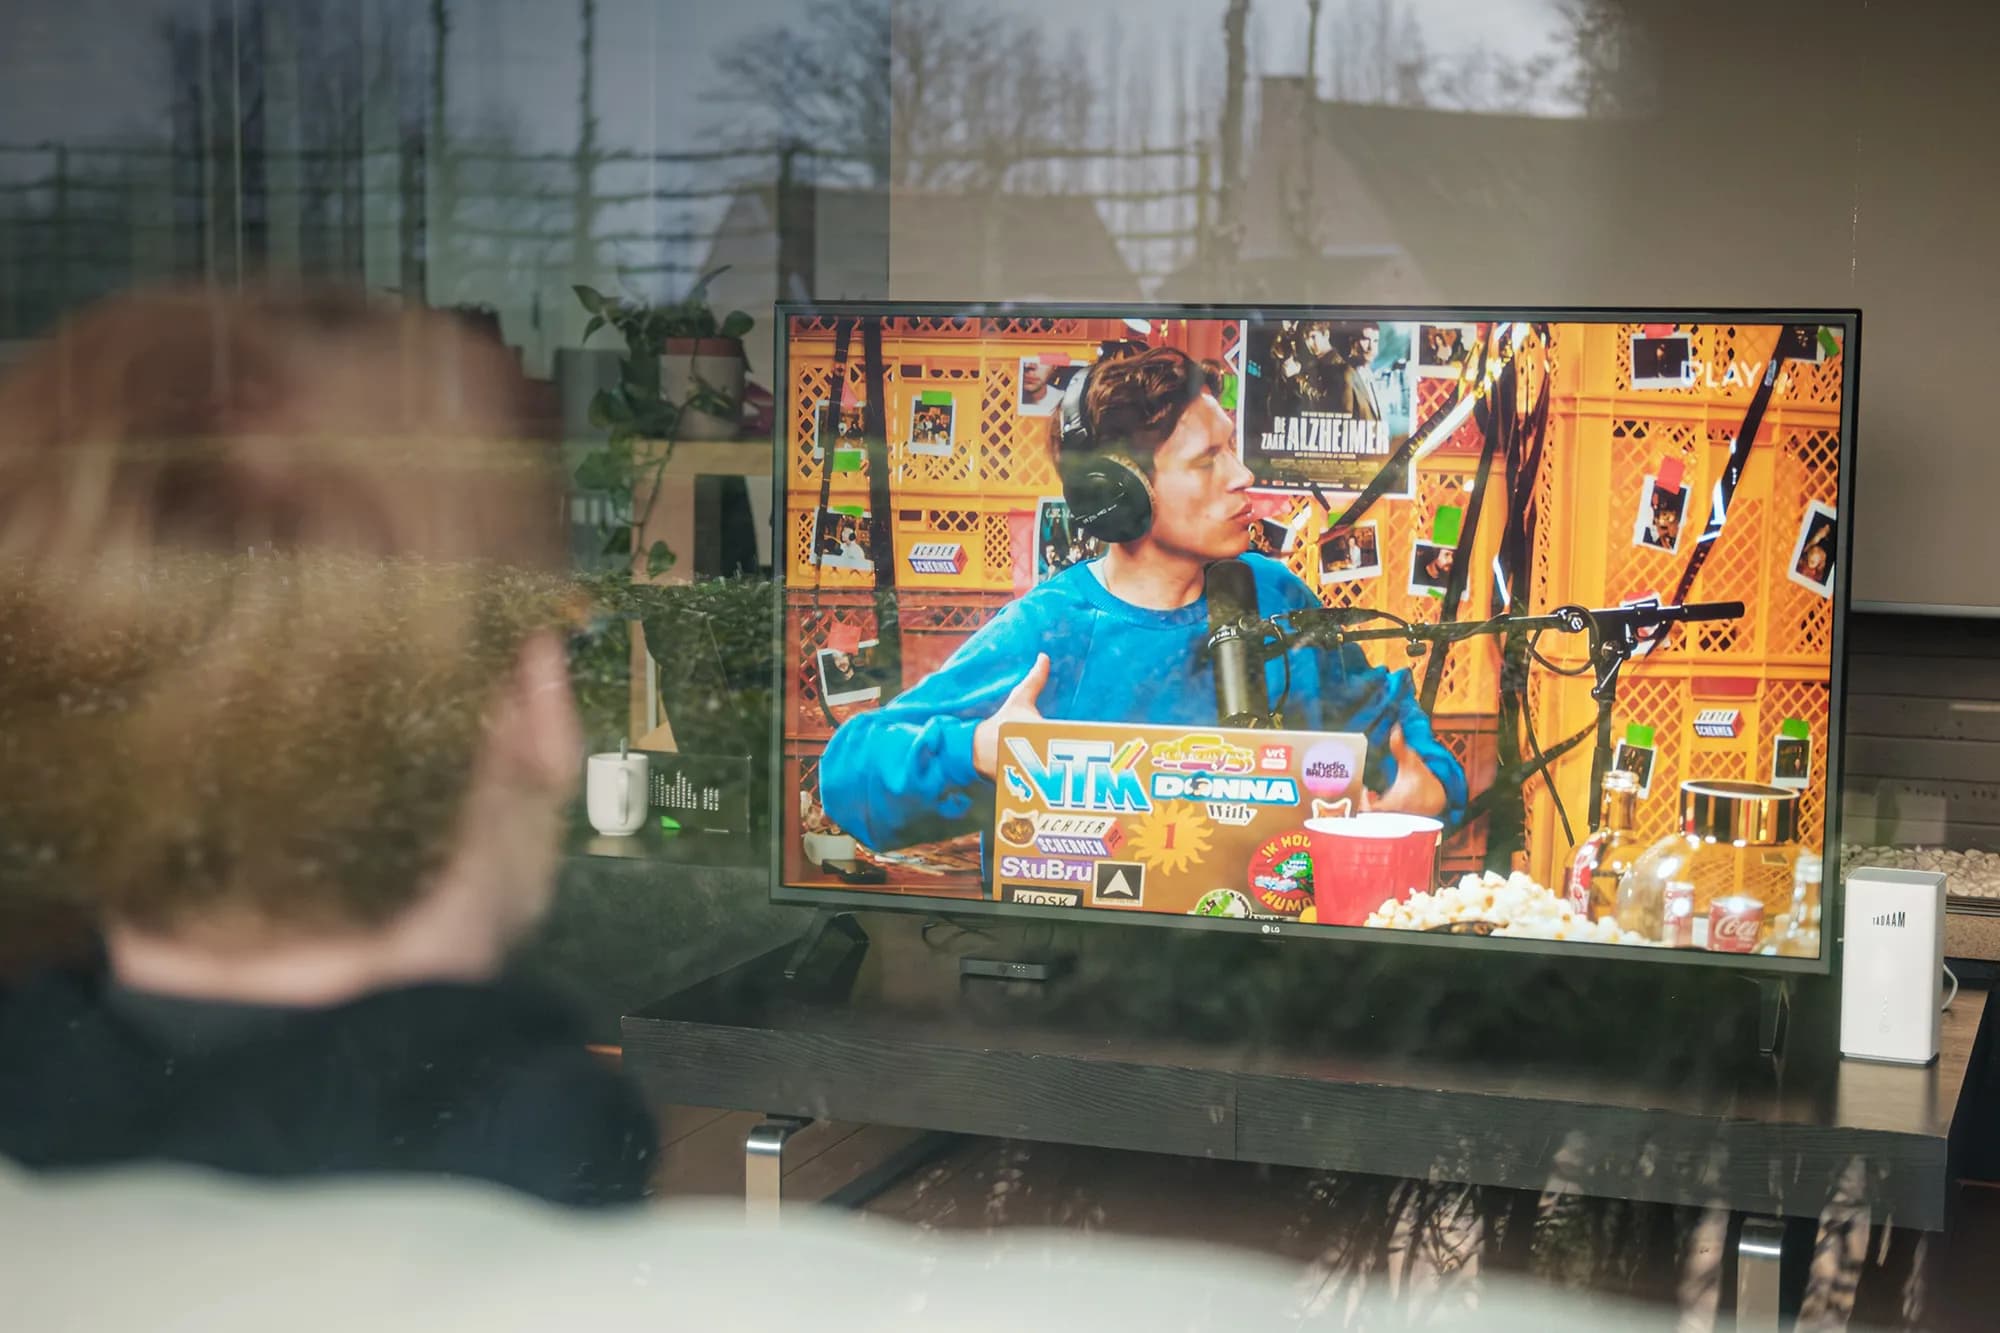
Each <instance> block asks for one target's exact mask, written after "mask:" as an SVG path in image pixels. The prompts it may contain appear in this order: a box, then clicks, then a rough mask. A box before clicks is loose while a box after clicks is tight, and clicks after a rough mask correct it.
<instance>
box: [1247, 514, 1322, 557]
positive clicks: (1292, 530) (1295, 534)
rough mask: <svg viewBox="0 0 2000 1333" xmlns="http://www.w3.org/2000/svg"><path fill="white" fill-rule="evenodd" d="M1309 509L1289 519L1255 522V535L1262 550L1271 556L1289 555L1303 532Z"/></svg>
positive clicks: (1263, 519) (1262, 519)
mask: <svg viewBox="0 0 2000 1333" xmlns="http://www.w3.org/2000/svg"><path fill="white" fill-rule="evenodd" d="M1311 513H1312V511H1311V510H1310V509H1301V510H1300V511H1299V512H1298V513H1296V514H1294V515H1292V516H1291V518H1290V519H1276V518H1260V519H1258V520H1257V535H1258V537H1259V538H1261V539H1262V541H1263V543H1264V549H1265V550H1267V551H1269V552H1270V553H1271V554H1272V555H1290V554H1291V553H1292V551H1293V550H1294V549H1295V548H1296V547H1297V546H1298V544H1299V537H1300V535H1301V534H1302V533H1303V532H1304V531H1305V526H1306V519H1307V518H1308V517H1309V516H1310V515H1311Z"/></svg>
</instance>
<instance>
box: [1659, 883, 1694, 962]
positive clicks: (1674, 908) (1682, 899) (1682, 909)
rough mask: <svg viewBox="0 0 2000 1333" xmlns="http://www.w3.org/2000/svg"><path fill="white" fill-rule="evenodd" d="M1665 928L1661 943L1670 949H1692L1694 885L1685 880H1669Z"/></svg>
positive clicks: (1664, 918)
mask: <svg viewBox="0 0 2000 1333" xmlns="http://www.w3.org/2000/svg"><path fill="white" fill-rule="evenodd" d="M1663 906H1664V911H1663V913H1662V916H1663V920H1664V928H1663V930H1662V931H1661V935H1660V943H1662V944H1664V945H1666V946H1667V947H1668V948H1669V949H1692V948H1693V947H1694V885H1692V884H1689V883H1687V882H1685V881H1683V880H1669V881H1668V882H1667V887H1666V890H1665V903H1664V905H1663Z"/></svg>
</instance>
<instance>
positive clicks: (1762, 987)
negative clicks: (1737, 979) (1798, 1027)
mask: <svg viewBox="0 0 2000 1333" xmlns="http://www.w3.org/2000/svg"><path fill="white" fill-rule="evenodd" d="M1756 983H1757V1054H1759V1055H1776V1054H1777V1053H1778V1051H1779V1049H1780V1047H1781V1046H1782V1044H1783V1042H1784V1040H1785V1035H1786V1031H1787V1029H1788V1028H1790V1026H1791V1024H1790V1021H1789V1020H1790V1018H1791V1009H1792V980H1791V978H1790V977H1758V978H1757V979H1756Z"/></svg>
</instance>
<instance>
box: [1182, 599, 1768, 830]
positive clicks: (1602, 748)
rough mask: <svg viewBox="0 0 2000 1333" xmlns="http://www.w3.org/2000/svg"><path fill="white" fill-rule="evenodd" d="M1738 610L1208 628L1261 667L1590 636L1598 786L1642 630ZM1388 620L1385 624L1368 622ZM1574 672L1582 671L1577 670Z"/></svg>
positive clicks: (1733, 606) (1346, 611)
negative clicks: (1384, 650) (1365, 646)
mask: <svg viewBox="0 0 2000 1333" xmlns="http://www.w3.org/2000/svg"><path fill="white" fill-rule="evenodd" d="M1743 612H1744V607H1743V603H1741V602H1690V603H1686V604H1684V605H1661V604H1659V603H1657V602H1648V603H1641V604H1638V605H1635V606H1619V607H1607V608H1602V609H1598V610H1587V609H1585V608H1584V607H1581V606H1559V607H1557V608H1556V609H1555V610H1554V611H1551V612H1549V613H1547V614H1546V615H1535V616H1517V615H1513V614H1510V613H1507V612H1502V613H1501V614H1499V615H1497V616H1494V617H1492V618H1490V619H1487V620H1475V621H1449V622H1443V623H1438V624H1425V623H1420V622H1412V621H1406V620H1403V619H1402V618H1401V617H1398V616H1394V615H1391V614H1389V613H1388V612H1386V611H1374V610H1368V609H1365V608H1359V607H1349V608H1341V609H1335V608H1332V607H1301V608H1300V609H1298V610H1296V611H1285V612H1280V613H1279V614H1278V615H1275V616H1272V617H1270V618H1268V619H1259V618H1257V617H1255V616H1244V617H1241V618H1239V619H1237V620H1234V621H1230V622H1227V623H1225V624H1223V625H1220V626H1218V627H1217V628H1216V629H1215V631H1214V632H1213V633H1212V634H1211V635H1210V639H1209V642H1210V645H1211V647H1212V646H1213V645H1214V644H1215V643H1216V642H1217V641H1219V640H1223V639H1228V640H1240V641H1242V642H1243V643H1244V645H1245V647H1246V648H1247V649H1248V651H1249V654H1250V656H1251V658H1252V660H1253V661H1254V662H1255V663H1256V664H1257V665H1258V666H1261V665H1262V664H1263V663H1264V662H1266V661H1269V660H1270V659H1271V658H1273V657H1282V656H1283V655H1284V654H1286V653H1288V652H1290V651H1291V650H1292V649H1294V648H1332V649H1336V650H1337V649H1339V648H1340V647H1341V645H1343V644H1347V643H1366V642H1379V641H1383V640H1401V641H1402V642H1404V643H1407V644H1408V645H1409V646H1410V650H1411V652H1412V654H1413V655H1414V654H1417V653H1421V652H1424V651H1426V650H1427V649H1428V646H1429V645H1431V644H1434V643H1441V644H1447V645H1449V644H1454V643H1461V642H1463V641H1465V640H1467V639H1472V638H1478V637H1481V636H1483V635H1491V634H1513V633H1529V634H1537V633H1541V632H1544V631H1548V630H1554V631H1556V632H1558V633H1563V634H1587V635H1589V654H1590V670H1591V671H1592V673H1593V675H1592V681H1591V687H1590V697H1591V698H1592V699H1593V700H1594V701H1595V702H1596V704H1597V728H1596V730H1597V744H1596V747H1595V749H1594V750H1593V752H1592V755H1591V765H1590V790H1591V791H1593V792H1595V791H1597V790H1598V789H1599V788H1600V787H1602V786H1603V785H1604V774H1605V772H1606V770H1608V769H1609V768H1610V766H1611V755H1612V745H1611V717H1612V708H1613V705H1614V704H1615V702H1616V700H1617V697H1618V680H1619V675H1620V673H1621V672H1623V670H1624V668H1625V664H1626V663H1627V662H1628V661H1630V660H1631V659H1632V657H1633V656H1635V655H1636V654H1637V653H1638V652H1639V651H1640V649H1641V648H1642V646H1644V645H1645V643H1646V642H1647V641H1648V640H1647V637H1646V636H1647V632H1648V631H1651V632H1652V633H1653V634H1659V633H1660V632H1661V631H1665V630H1667V629H1669V628H1671V627H1672V626H1674V625H1678V624H1690V623H1694V622H1697V621H1712V620H1735V619H1737V618H1738V617H1740V616H1742V615H1743ZM1378 620H1387V621H1391V622H1393V623H1392V624H1389V625H1385V626H1372V627H1371V626H1370V622H1372V621H1378ZM1576 674H1581V673H1580V672H1578V673H1576ZM1555 757H1556V756H1554V755H1550V756H1548V757H1546V758H1545V759H1544V760H1543V761H1541V762H1540V763H1538V764H1536V765H1534V766H1533V767H1531V768H1529V769H1528V770H1526V771H1524V772H1523V773H1522V774H1521V780H1522V781H1523V782H1525V781H1526V780H1527V779H1528V778H1530V777H1533V776H1534V775H1535V774H1536V773H1538V772H1541V771H1543V770H1544V769H1545V768H1546V767H1547V765H1548V763H1549V762H1550V761H1552V760H1553V759H1554V758H1555ZM1602 817H1603V815H1602V811H1601V810H1600V809H1599V807H1598V803H1597V802H1594V801H1593V802H1592V803H1591V817H1590V827H1591V829H1592V830H1593V831H1595V830H1596V829H1597V827H1598V824H1599V822H1600V821H1601V819H1602Z"/></svg>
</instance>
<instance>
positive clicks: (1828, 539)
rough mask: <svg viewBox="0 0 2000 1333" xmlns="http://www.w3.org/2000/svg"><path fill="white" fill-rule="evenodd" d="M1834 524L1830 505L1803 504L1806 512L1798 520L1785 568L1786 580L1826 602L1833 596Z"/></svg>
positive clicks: (1835, 527) (1835, 513)
mask: <svg viewBox="0 0 2000 1333" xmlns="http://www.w3.org/2000/svg"><path fill="white" fill-rule="evenodd" d="M1837 523H1838V515H1837V512H1836V511H1835V510H1834V508H1833V506H1832V505H1825V504H1821V503H1820V502H1819V501H1817V500H1810V501H1807V503H1806V512H1805V514H1804V515H1803V516H1802V517H1801V518H1800V519H1799V539H1798V541H1796V542H1794V543H1793V544H1792V563H1791V564H1789V565H1787V566H1786V567H1785V577H1786V578H1788V579H1790V580H1791V581H1792V582H1794V583H1796V584H1798V585H1799V586H1801V587H1805V588H1811V589H1812V590H1813V591H1814V592H1816V593H1818V594H1819V595H1820V596H1822V597H1825V598H1829V599H1830V598H1832V596H1833V555H1834V550H1833V548H1834V542H1835V540H1836V538H1837V537H1838V535H1839V534H1838V528H1837Z"/></svg>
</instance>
